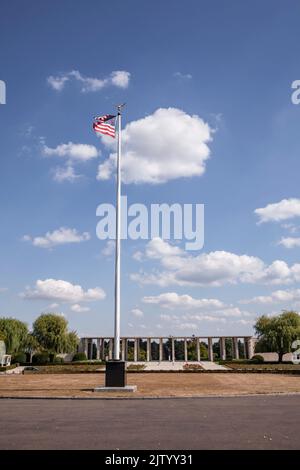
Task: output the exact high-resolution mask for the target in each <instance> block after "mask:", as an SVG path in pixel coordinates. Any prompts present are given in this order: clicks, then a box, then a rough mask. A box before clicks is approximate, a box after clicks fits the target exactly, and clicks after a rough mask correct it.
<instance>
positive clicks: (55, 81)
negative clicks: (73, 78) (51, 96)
mask: <svg viewBox="0 0 300 470" xmlns="http://www.w3.org/2000/svg"><path fill="white" fill-rule="evenodd" d="M68 80H69V77H67V76H61V77H53V75H50V77H48V78H47V83H48V85H50V86H51V87H52V88H53V90H56V91H62V90H63V88H64V86H65V84H66V82H67V81H68Z"/></svg>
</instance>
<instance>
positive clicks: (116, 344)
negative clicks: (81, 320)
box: [113, 105, 122, 361]
mask: <svg viewBox="0 0 300 470" xmlns="http://www.w3.org/2000/svg"><path fill="white" fill-rule="evenodd" d="M121 108H122V105H120V106H117V109H118V144H117V147H118V148H117V195H116V246H115V325H114V354H113V358H114V360H115V361H119V360H120V294H121V282H120V281H121V138H122V135H121V134H122V116H121Z"/></svg>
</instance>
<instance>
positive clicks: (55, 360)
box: [53, 356, 65, 364]
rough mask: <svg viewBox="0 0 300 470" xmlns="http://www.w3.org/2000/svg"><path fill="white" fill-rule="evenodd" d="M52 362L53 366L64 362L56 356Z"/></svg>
mask: <svg viewBox="0 0 300 470" xmlns="http://www.w3.org/2000/svg"><path fill="white" fill-rule="evenodd" d="M53 362H54V364H63V363H64V362H65V361H64V358H63V357H59V356H56V357H55V358H54V361H53Z"/></svg>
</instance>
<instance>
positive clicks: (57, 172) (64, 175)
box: [52, 165, 82, 183]
mask: <svg viewBox="0 0 300 470" xmlns="http://www.w3.org/2000/svg"><path fill="white" fill-rule="evenodd" d="M52 173H53V179H54V181H56V182H57V183H63V182H64V181H69V182H70V183H73V182H74V181H76V180H77V179H78V178H81V177H82V175H78V174H77V173H76V172H75V170H74V168H73V167H72V166H71V165H68V166H66V167H57V168H55V169H54V170H53V172H52Z"/></svg>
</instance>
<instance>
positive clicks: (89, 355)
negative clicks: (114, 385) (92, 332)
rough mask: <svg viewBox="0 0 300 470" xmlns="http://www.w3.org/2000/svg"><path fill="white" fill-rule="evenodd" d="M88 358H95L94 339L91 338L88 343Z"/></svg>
mask: <svg viewBox="0 0 300 470" xmlns="http://www.w3.org/2000/svg"><path fill="white" fill-rule="evenodd" d="M88 359H89V360H91V359H93V340H92V339H90V340H89V343H88Z"/></svg>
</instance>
